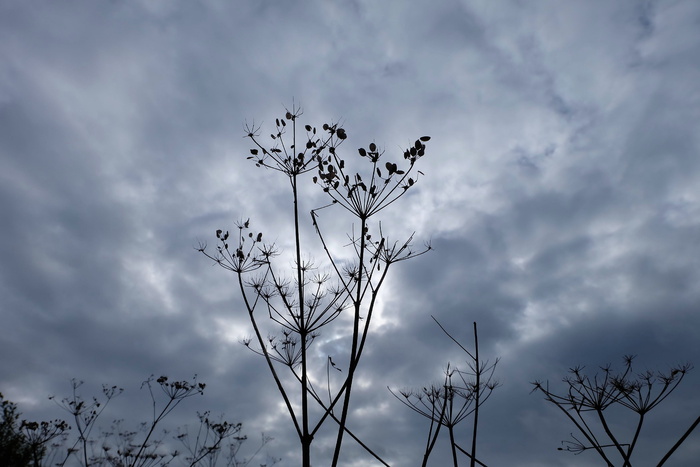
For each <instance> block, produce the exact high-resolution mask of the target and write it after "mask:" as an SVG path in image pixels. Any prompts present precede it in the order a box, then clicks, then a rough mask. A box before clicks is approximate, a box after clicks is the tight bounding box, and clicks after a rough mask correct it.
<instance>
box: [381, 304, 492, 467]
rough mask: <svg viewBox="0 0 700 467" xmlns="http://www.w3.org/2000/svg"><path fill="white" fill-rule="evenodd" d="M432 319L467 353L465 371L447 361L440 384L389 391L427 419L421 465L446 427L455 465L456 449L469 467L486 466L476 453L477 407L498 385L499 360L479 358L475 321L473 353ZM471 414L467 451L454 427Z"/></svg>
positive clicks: (456, 463) (424, 464) (456, 460)
mask: <svg viewBox="0 0 700 467" xmlns="http://www.w3.org/2000/svg"><path fill="white" fill-rule="evenodd" d="M433 320H435V322H436V323H437V324H438V326H440V329H442V331H443V332H444V333H445V334H446V335H447V337H449V338H450V339H451V340H452V341H453V342H454V343H455V344H457V345H458V346H459V348H460V349H462V351H464V353H466V354H467V356H468V358H469V359H468V360H467V362H466V363H467V368H468V370H460V369H459V368H457V367H453V366H452V365H451V364H450V363H448V364H447V367H446V369H445V378H444V380H443V382H442V384H439V385H438V384H433V385H431V386H424V387H423V388H421V389H420V390H401V391H398V394H397V393H396V392H394V391H393V390H392V389H391V388H389V391H390V392H391V393H392V394H393V395H394V397H396V398H397V399H398V400H399V401H401V403H403V404H404V405H406V406H407V407H408V408H410V409H411V410H413V411H414V412H416V413H418V414H420V415H422V416H423V417H425V418H427V419H428V420H430V427H429V429H428V438H427V441H426V446H425V451H424V454H423V463H422V464H421V465H422V466H423V467H425V466H426V465H428V459H429V458H430V454H431V453H432V452H433V448H434V447H435V444H436V442H437V440H438V436H439V434H440V429H441V428H442V427H445V428H446V429H447V431H448V436H449V440H450V451H451V454H452V463H453V465H454V466H458V465H459V459H458V456H457V451H460V452H461V453H463V454H465V455H466V456H467V457H468V458H469V465H470V466H471V467H474V466H475V465H477V464H478V465H481V466H485V464H484V463H483V462H481V461H479V460H478V459H477V456H476V446H477V432H478V425H479V408H480V407H481V405H482V404H483V403H484V402H486V400H487V399H488V398H489V397H490V396H491V394H492V393H493V390H494V389H495V388H496V387H497V386H498V385H499V383H498V382H497V381H496V380H494V379H493V375H494V372H495V371H496V365H497V364H498V359H496V360H495V361H494V363H492V364H489V362H488V361H481V360H480V359H479V337H478V334H477V328H476V323H474V352H473V353H472V352H470V351H469V350H467V348H466V347H464V346H463V345H462V344H460V343H459V341H458V340H457V339H455V338H454V337H453V336H452V335H451V334H450V333H449V332H447V330H446V329H445V328H444V327H443V326H442V325H441V324H440V322H439V321H438V320H437V319H435V317H433ZM470 415H472V416H473V421H472V437H471V447H470V449H469V451H467V450H466V449H464V448H462V447H461V446H460V445H459V444H458V443H457V438H456V436H455V428H456V426H457V425H458V424H459V423H460V422H462V421H464V420H465V419H467V418H468V417H469V416H470Z"/></svg>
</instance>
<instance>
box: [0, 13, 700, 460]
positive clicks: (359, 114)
mask: <svg viewBox="0 0 700 467" xmlns="http://www.w3.org/2000/svg"><path fill="white" fill-rule="evenodd" d="M699 27H700V4H698V3H697V2H695V1H693V0H687V1H683V0H668V1H653V0H644V1H641V0H640V1H638V0H627V1H616V2H609V1H605V0H600V1H597V0H596V1H587V2H549V1H544V0H543V1H537V0H535V1H528V2H524V1H519V0H511V1H506V0H504V1H483V0H482V1H478V0H462V1H459V0H440V1H431V2H427V1H413V2H400V1H369V0H353V1H325V0H309V1H299V2H274V1H269V0H268V1H266V0H260V1H242V0H238V1H224V0H211V1H205V0H201V1H184V0H183V1H179V0H173V1H159V0H113V1H106V0H105V1H99V0H97V1H96V0H83V1H73V2H50V1H44V2H41V1H19V0H2V1H0V219H1V225H2V227H1V228H0V235H1V240H2V241H1V242H0V317H1V319H2V320H1V323H2V324H1V325H0V355H2V358H0V391H1V392H2V393H3V394H4V395H5V396H6V397H7V398H8V399H10V400H13V401H15V402H17V403H18V404H19V405H20V409H21V410H22V411H23V412H24V413H25V416H27V417H28V418H31V417H35V418H39V417H44V418H55V417H59V416H63V417H65V416H66V414H62V413H61V412H60V410H59V409H58V408H57V407H56V406H55V405H53V404H52V403H51V402H50V401H48V400H47V396H48V395H50V394H54V395H57V396H65V395H68V394H69V392H70V385H69V380H70V379H71V378H78V379H82V380H84V381H85V385H84V387H83V388H82V389H83V390H84V395H86V396H90V395H92V394H96V393H97V392H98V388H99V387H100V385H101V384H102V383H109V384H117V385H120V386H123V387H124V388H125V389H126V391H125V393H124V394H123V395H121V396H120V397H119V398H118V399H115V401H114V402H113V405H112V406H111V407H112V408H111V411H110V412H108V413H107V414H106V415H105V416H104V417H105V418H104V420H103V421H104V422H105V423H108V422H109V421H110V420H111V419H113V418H126V419H127V421H128V422H133V424H134V425H135V424H136V423H137V422H139V421H142V420H143V421H145V419H146V418H147V414H148V411H147V409H148V394H147V393H146V392H145V391H142V390H139V386H140V383H141V381H143V380H144V379H145V378H147V377H148V376H149V375H150V374H152V373H154V374H156V375H160V374H167V375H169V376H170V377H171V378H176V379H186V378H190V377H191V376H192V375H193V374H195V373H196V374H198V375H199V378H200V380H202V381H204V382H206V383H207V389H206V392H205V395H204V396H203V397H199V398H197V399H196V400H190V401H187V402H185V403H183V405H182V406H181V407H180V408H178V412H176V413H174V414H173V415H172V416H171V419H170V420H171V422H172V423H173V424H184V423H194V421H195V419H196V416H195V412H196V411H197V410H200V411H201V410H206V409H209V410H211V411H212V412H213V413H216V414H219V413H225V414H226V415H227V417H228V418H230V419H232V420H236V421H241V422H243V423H244V425H245V431H246V432H247V433H248V435H249V436H250V438H251V441H249V447H250V448H253V447H254V444H255V442H257V438H258V436H259V433H260V432H262V431H264V432H265V433H266V434H269V435H270V436H273V437H274V438H275V440H274V441H273V442H271V443H270V444H269V445H268V446H267V448H268V449H269V452H270V454H272V455H274V456H277V457H281V458H282V459H283V461H282V463H281V465H285V466H287V465H289V466H294V465H298V463H299V461H298V459H299V457H298V450H297V445H296V441H295V433H294V431H293V426H292V424H291V422H290V420H289V418H288V416H287V415H286V413H285V412H284V410H283V409H282V408H281V406H280V399H279V397H278V395H277V393H276V389H275V387H274V385H273V383H272V379H271V377H270V375H269V373H268V372H267V369H266V368H265V366H264V362H263V361H262V360H261V359H260V358H259V357H258V356H256V355H255V354H253V353H252V352H250V351H248V350H247V349H245V347H243V346H242V345H241V344H240V343H239V341H240V339H242V338H245V337H247V336H250V334H251V329H250V326H249V324H248V323H247V321H246V316H245V314H244V309H243V308H242V304H241V301H240V297H239V295H238V294H237V289H236V288H235V283H234V277H233V276H232V275H230V274H227V273H226V271H223V270H221V269H220V268H217V267H212V263H211V261H209V260H207V259H206V258H204V257H203V256H202V255H201V254H199V253H197V252H196V251H195V247H196V246H197V245H198V243H199V242H200V241H207V242H209V243H210V244H211V243H213V241H214V240H215V239H214V232H215V230H216V229H218V228H223V229H231V228H234V223H235V222H236V220H238V219H246V218H248V217H250V218H251V223H252V224H253V225H254V228H255V229H259V230H262V231H263V232H265V238H269V239H271V240H273V241H275V242H276V243H277V245H279V246H280V247H282V248H286V249H287V250H288V249H289V248H290V247H291V243H290V242H289V239H290V236H289V235H290V230H289V228H290V220H291V217H290V216H291V211H290V208H291V204H290V200H289V197H288V192H289V190H288V184H287V183H286V182H285V180H284V178H281V177H280V175H279V174H276V173H274V172H271V171H264V170H261V169H257V168H256V167H255V166H254V165H253V164H251V163H250V161H248V160H246V156H247V155H248V150H249V148H250V147H251V146H250V141H249V140H247V139H245V138H243V136H244V125H245V123H246V122H248V123H253V122H255V124H256V125H262V127H263V134H266V133H269V132H270V131H272V130H273V128H274V120H275V118H277V117H281V116H282V115H283V114H284V109H285V106H287V107H291V105H292V104H293V103H296V104H300V105H301V106H302V107H303V109H304V115H303V117H302V119H303V120H302V122H303V123H309V124H312V125H317V126H320V125H322V124H323V123H324V122H338V121H340V122H342V125H343V126H344V127H345V129H346V130H347V133H348V135H349V137H348V140H347V141H346V142H345V143H344V145H343V146H342V148H343V151H344V152H343V154H344V155H345V156H346V157H348V158H354V157H356V154H357V152H356V148H358V147H360V146H366V145H367V144H368V143H370V142H375V143H376V144H378V145H379V146H380V147H381V148H383V149H384V150H385V151H386V157H394V155H395V156H396V157H397V159H400V154H401V152H402V150H403V149H404V148H405V147H407V146H409V145H410V144H411V143H412V142H413V141H414V140H415V139H416V138H418V137H420V136H423V135H429V136H431V137H432V139H431V141H430V142H429V143H428V153H427V155H426V156H425V157H424V158H423V159H421V160H420V161H419V164H420V166H419V167H418V168H419V169H420V170H421V171H422V172H423V173H424V174H425V176H424V177H421V179H420V182H419V183H418V185H416V187H415V188H414V189H412V190H411V191H410V192H409V195H408V196H406V197H405V198H404V199H402V200H401V201H400V202H399V203H398V204H396V205H395V206H393V209H392V210H387V211H386V212H385V213H384V214H383V216H382V221H383V226H384V228H385V229H386V230H388V231H389V233H390V235H391V236H392V237H395V238H399V237H402V236H408V235H410V234H411V233H412V232H414V231H415V232H416V237H415V239H416V243H417V244H418V245H420V244H421V243H422V242H424V241H431V242H432V245H433V247H434V251H433V252H431V253H430V254H428V255H424V256H422V257H420V258H416V259H414V260H413V261H410V262H405V263H401V264H399V265H397V266H396V267H395V269H394V270H393V271H392V272H393V274H392V275H390V280H389V282H388V283H387V285H386V287H385V289H384V291H383V292H384V293H383V295H382V300H381V303H380V310H379V313H380V315H379V317H378V318H379V319H377V321H375V322H374V327H373V330H372V332H373V334H372V335H371V337H370V338H369V340H368V343H367V350H366V354H365V356H364V359H363V361H362V363H361V367H360V370H359V376H358V378H360V380H361V382H362V384H360V385H359V386H358V389H357V390H356V392H355V393H354V402H355V405H354V408H355V409H356V410H355V411H354V412H353V413H352V414H351V418H350V426H351V428H352V429H353V430H355V431H356V432H357V433H358V434H359V435H360V436H361V437H363V439H365V440H367V442H368V444H370V445H371V447H373V448H375V449H376V450H377V452H379V453H381V455H382V456H383V457H384V458H385V459H386V461H387V462H388V463H390V464H391V465H393V466H397V467H403V466H414V465H419V463H420V456H421V453H422V446H423V443H424V438H425V435H426V430H427V422H426V421H425V420H424V419H422V418H420V417H419V416H418V415H416V414H414V413H412V412H410V411H408V410H407V409H406V408H404V407H403V406H402V405H401V404H400V403H399V402H398V401H396V400H395V399H394V398H393V397H392V396H391V394H389V392H388V391H387V390H386V387H387V386H391V387H392V388H397V389H400V388H412V387H421V386H423V385H426V384H429V383H433V382H439V381H440V376H441V373H442V371H443V370H444V368H445V366H446V364H447V362H451V363H452V364H454V365H458V366H459V365H463V364H464V358H463V355H461V354H460V353H459V349H458V348H457V347H456V346H455V345H454V344H452V343H451V342H450V341H449V340H448V339H447V338H446V337H445V336H444V335H442V334H441V331H440V330H439V328H437V326H436V325H435V324H434V322H433V321H432V319H431V318H430V316H431V315H434V316H435V317H436V318H437V319H439V320H440V322H441V323H443V324H444V325H445V326H446V327H448V328H449V329H450V330H451V332H453V333H454V335H455V337H457V338H458V339H460V341H462V342H463V343H465V344H466V345H468V346H470V345H471V344H472V343H473V340H472V335H471V326H472V322H474V321H476V322H478V326H479V331H480V336H479V337H480V342H481V354H482V356H485V357H486V358H488V359H490V360H491V361H493V360H494V359H495V358H497V357H500V358H501V361H500V363H499V366H498V368H497V372H496V378H497V379H498V380H499V381H500V382H501V387H499V388H498V389H497V390H496V391H495V392H494V394H493V396H492V398H491V399H490V400H489V401H488V402H487V403H486V405H484V406H483V409H482V414H481V417H482V424H481V431H480V445H479V449H480V458H481V459H482V460H483V462H485V463H486V464H487V465H489V466H542V465H546V466H593V465H600V463H599V461H598V459H597V458H596V457H595V455H594V454H592V453H584V454H582V455H580V456H574V455H572V454H569V453H562V452H558V451H557V450H556V448H557V447H559V446H560V441H561V440H563V439H567V438H568V435H569V433H570V432H571V431H572V430H573V427H572V426H569V425H568V424H567V422H566V420H565V419H564V418H563V416H562V415H561V414H560V413H558V412H557V411H556V410H555V409H554V408H553V407H550V406H548V404H547V403H545V402H544V401H543V400H542V397H541V396H539V395H537V394H532V395H530V394H529V392H530V390H531V386H530V384H529V382H531V381H533V380H537V379H539V380H549V381H550V383H551V384H552V385H553V387H557V384H559V386H558V387H560V388H562V389H563V386H562V385H561V383H560V380H561V378H562V377H563V376H565V375H566V371H567V369H568V368H570V367H572V366H574V365H578V364H581V365H586V367H587V368H588V369H590V370H591V371H593V370H595V369H596V368H597V367H598V366H600V365H604V364H606V363H613V364H615V365H618V366H619V365H620V364H621V358H622V356H623V355H625V354H636V355H638V357H637V360H636V366H635V367H636V368H638V369H639V370H644V369H657V368H658V369H664V368H668V367H669V366H670V365H673V364H676V363H684V362H694V363H695V364H698V365H700V346H699V345H698V342H700V313H699V310H698V305H699V304H700V188H698V187H700V157H699V152H700V136H699V135H700V131H698V125H699V123H698V122H700V85H698V83H700V34H698V30H699V29H698V28H699ZM305 183H307V184H308V186H305V188H304V191H303V194H304V200H303V205H302V208H303V212H304V213H307V212H308V211H309V210H310V209H311V208H313V207H317V206H319V205H321V204H323V203H324V201H325V200H324V198H323V197H322V196H321V195H322V193H320V190H318V188H317V187H314V186H313V185H312V184H311V182H310V181H308V180H307V181H306V182H305ZM303 219H304V221H305V224H304V226H303V232H302V233H303V235H304V238H305V239H306V240H305V241H306V242H307V245H308V255H309V256H310V257H311V256H312V257H314V258H316V260H317V262H318V263H319V265H320V266H323V256H322V254H321V252H320V251H319V250H318V242H317V241H315V239H314V236H313V231H312V228H311V225H310V221H309V218H308V217H306V214H304V217H303ZM328 222H329V223H333V225H332V229H334V231H337V232H343V231H347V232H349V231H351V229H352V224H351V221H350V220H349V219H347V218H345V217H343V216H338V217H337V218H336V217H333V218H332V220H328ZM343 238H344V237H341V238H340V240H339V242H342V240H343ZM285 266H288V263H285V262H284V261H282V262H281V264H280V267H285ZM336 324H338V326H337V327H336V328H334V330H333V332H331V333H329V334H327V335H324V336H322V337H321V339H325V340H322V341H321V343H322V347H321V350H319V356H320V357H321V358H325V356H324V355H321V353H322V352H323V349H332V348H334V344H335V340H334V339H336V338H337V337H338V336H342V335H343V332H344V330H343V329H342V328H341V327H340V325H341V324H342V321H338V323H336ZM329 352H330V351H329ZM336 359H337V360H338V364H339V365H340V366H341V367H342V366H343V363H342V358H341V357H337V358H336ZM699 386H700V370H696V371H695V372H691V373H690V374H689V375H688V377H687V379H686V380H685V381H684V383H683V384H682V385H681V386H680V388H679V389H678V390H677V392H676V393H674V394H673V396H672V397H671V398H669V399H668V400H667V401H666V402H665V403H664V404H663V405H662V406H661V407H660V408H658V409H656V410H655V411H654V412H652V413H651V415H650V416H649V422H648V423H649V424H648V426H647V427H646V429H647V431H646V432H645V434H644V435H643V436H644V437H643V440H644V446H643V447H640V448H639V452H638V455H639V458H644V457H643V456H646V455H651V456H652V457H653V458H659V457H661V455H662V454H663V453H664V452H665V450H666V449H668V447H670V446H671V445H672V444H673V442H674V441H675V439H676V438H677V437H678V436H679V435H680V434H681V433H682V432H683V431H685V429H686V428H687V427H688V426H689V425H690V423H691V422H692V421H693V420H694V419H695V418H696V417H697V416H698V415H700V399H698V397H697V394H696V391H697V388H698V387H699ZM333 433H334V430H329V431H323V432H322V433H321V434H319V436H318V437H317V439H316V440H315V443H314V446H315V449H314V454H313V455H314V465H326V464H327V463H328V455H329V452H330V449H331V445H332V443H331V436H332V435H333ZM469 433H470V431H469V430H468V429H467V426H466V424H465V426H464V427H463V431H460V436H462V437H463V438H462V439H463V444H465V445H466V444H467V439H468V438H467V437H468V436H469ZM699 456H700V433H694V435H693V436H691V438H689V440H688V441H687V442H686V443H685V444H684V445H683V447H682V448H681V449H680V450H679V451H678V452H677V454H676V456H675V457H674V463H673V465H676V466H681V467H689V466H691V465H697V464H696V462H697V458H698V457H699ZM445 459H447V443H446V442H445V441H444V440H443V441H442V442H441V443H439V444H438V447H437V448H436V453H435V454H434V463H433V465H436V466H439V465H446V464H444V462H446V460H445ZM261 460H263V458H261ZM343 465H345V466H356V465H373V464H372V459H371V458H370V457H368V456H366V455H365V454H363V453H362V451H361V450H359V449H358V448H357V447H356V446H355V445H353V443H352V442H351V441H348V442H347V449H346V450H345V451H344V464H343Z"/></svg>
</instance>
